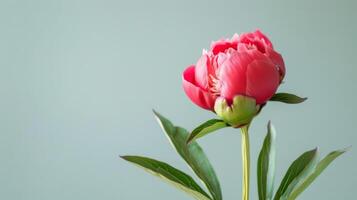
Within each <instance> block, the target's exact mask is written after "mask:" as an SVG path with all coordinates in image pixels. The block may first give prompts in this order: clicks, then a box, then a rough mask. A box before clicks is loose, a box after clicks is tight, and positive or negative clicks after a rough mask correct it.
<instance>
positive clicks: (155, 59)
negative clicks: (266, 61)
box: [0, 0, 357, 200]
mask: <svg viewBox="0 0 357 200" xmlns="http://www.w3.org/2000/svg"><path fill="white" fill-rule="evenodd" d="M356 9H357V3H356V1H353V0H351V1H347V0H345V1H337V0H336V1H324V0H320V1H311V0H300V1H287V0H280V1H270V2H268V1H251V0H246V1H238V0H235V1H207V0H202V1H192V0H180V1H168V0H161V1H159V0H156V1H145V0H142V1H129V0H127V1H123V0H101V1H99V0H97V1H84V0H83V1H79V0H68V1H49V0H42V1H40V0H38V1H30V0H28V1H26V0H1V2H0V26H1V31H0V54H1V56H0V92H1V100H0V112H1V114H0V122H1V123H0V159H1V163H0V199H3V200H67V199H68V200H99V199H104V200H118V199H120V200H136V199H170V200H183V199H190V197H189V196H186V194H184V193H181V192H180V191H177V190H176V189H174V188H172V187H171V186H169V185H166V184H165V183H162V182H160V181H159V180H158V179H156V178H154V177H151V176H150V175H148V174H146V173H145V172H143V171H142V170H140V169H138V168H135V167H134V166H132V165H129V164H128V163H126V162H124V161H122V160H119V158H118V155H119V154H141V155H147V156H150V157H154V158H157V159H160V160H163V161H166V162H168V163H170V164H172V165H174V166H177V167H179V168H180V169H184V170H185V171H187V172H189V173H190V171H189V170H188V169H187V167H186V165H185V164H184V163H183V162H182V161H181V160H180V159H179V157H178V156H177V155H176V153H175V152H174V151H173V150H172V149H171V147H170V145H169V143H168V142H167V140H166V138H165V137H164V135H163V133H162V132H161V130H160V128H159V126H158V125H157V124H156V121H155V120H154V118H153V115H152V113H151V108H155V109H157V110H158V111H160V112H161V113H162V114H164V115H166V116H167V117H169V118H170V119H172V120H173V121H174V122H176V123H177V124H179V125H182V126H184V127H187V128H189V129H192V128H193V127H194V126H195V125H197V124H198V123H200V122H202V121H204V120H207V119H209V118H213V117H214V116H213V115H212V114H211V113H208V112H206V111H203V110H201V109H199V108H197V107H195V106H194V105H193V104H192V103H191V102H190V101H189V100H188V99H187V98H186V96H185V95H184V93H183V91H182V89H181V72H182V71H183V70H184V68H185V67H186V66H187V65H189V64H191V63H195V62H196V60H197V58H198V57H199V55H200V54H201V50H202V49H203V48H208V47H209V44H210V42H211V41H212V40H215V39H219V38H221V37H228V36H231V35H232V34H233V33H235V32H238V33H240V32H245V31H252V30H255V29H256V28H261V29H262V31H263V32H265V33H266V34H267V35H268V36H269V37H270V38H271V40H272V41H273V43H274V45H275V48H276V49H277V50H278V51H280V52H281V53H282V54H283V56H284V59H285V62H286V67H287V76H286V80H285V84H284V85H282V86H281V87H280V89H279V91H288V92H293V93H296V94H299V95H302V96H308V97H309V100H308V101H307V102H306V103H304V104H301V105H285V104H280V103H269V104H268V105H267V106H266V108H265V109H264V111H263V112H262V114H261V115H260V116H259V117H258V118H257V119H256V120H255V121H254V124H253V126H252V129H251V143H252V145H251V146H252V162H253V163H252V164H253V168H252V191H251V194H252V200H256V199H257V195H256V193H257V192H256V181H255V178H256V176H255V164H256V159H257V154H258V150H259V148H260V145H261V143H262V140H263V136H264V135H265V132H266V130H265V129H266V128H265V126H266V123H267V122H268V120H272V122H273V123H274V124H275V126H276V128H277V131H278V139H277V149H278V155H277V164H278V168H277V172H278V177H277V180H278V181H280V180H281V177H282V174H283V173H285V170H286V169H287V167H288V165H289V164H290V163H291V161H292V160H293V159H294V158H296V157H297V156H298V155H299V154H300V153H302V152H303V151H305V150H307V149H311V148H313V147H315V146H316V145H318V146H319V147H320V149H321V152H323V153H327V152H328V151H330V150H333V149H336V148H341V147H345V146H349V145H352V146H353V145H356V139H357V132H356V128H355V127H356V115H355V113H356V111H357V109H356V108H357V106H356V102H357V95H356V92H357V86H356V73H357V69H356V66H357V60H356V55H355V54H356V52H357V48H356V46H357V39H356V36H357V25H356V23H357V22H356V21H357V14H356ZM200 144H202V146H203V147H204V148H205V149H206V153H207V154H208V156H209V158H210V159H211V161H212V163H213V165H214V166H215V168H216V171H217V174H218V176H219V177H220V180H221V185H222V189H223V193H224V198H225V200H233V199H240V196H241V161H240V157H241V154H240V135H239V132H238V130H233V129H226V130H223V131H220V133H219V134H214V135H210V136H208V137H206V138H204V139H202V140H200ZM355 148H356V147H352V150H351V151H350V152H349V153H347V154H346V155H344V156H343V157H341V158H340V159H338V160H337V162H335V163H334V164H333V165H332V166H331V167H330V168H329V169H328V170H326V172H325V173H324V174H323V175H322V176H321V177H319V178H318V179H317V181H316V182H315V183H314V184H313V185H312V187H311V188H309V189H308V190H307V191H306V192H305V193H304V194H303V195H302V196H301V198H300V199H304V200H316V199H324V200H325V199H326V200H327V199H331V200H336V199H339V200H340V199H342V200H351V199H355V197H356V195H355V193H356V182H357V176H356V175H357V173H356V167H357V166H356V163H357V157H356V154H357V153H356V151H355Z"/></svg>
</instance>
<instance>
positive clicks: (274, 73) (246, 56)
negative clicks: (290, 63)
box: [183, 30, 285, 111]
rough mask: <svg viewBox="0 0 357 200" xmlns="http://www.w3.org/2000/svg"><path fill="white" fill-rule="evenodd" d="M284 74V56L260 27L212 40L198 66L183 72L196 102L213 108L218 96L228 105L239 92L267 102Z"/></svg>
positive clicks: (189, 94) (184, 82) (187, 90)
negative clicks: (227, 37)
mask: <svg viewBox="0 0 357 200" xmlns="http://www.w3.org/2000/svg"><path fill="white" fill-rule="evenodd" d="M284 76H285V65H284V61H283V58H282V57H281V55H280V54H279V53H278V52H276V51H275V50H274V48H273V45H272V43H271V42H270V40H269V39H268V38H267V37H266V36H265V35H264V34H263V33H262V32H260V31H259V30H257V31H255V32H251V33H243V34H241V35H240V36H238V35H237V34H235V35H234V36H233V37H232V38H231V39H221V40H219V41H216V42H213V43H212V45H211V48H210V50H209V51H205V50H204V51H203V53H202V56H201V58H199V59H198V61H197V63H196V65H191V66H189V67H188V68H187V69H186V70H185V71H184V72H183V88H184V91H185V93H186V94H187V96H188V97H189V98H190V99H191V101H193V102H194V103H195V104H196V105H198V106H200V107H202V108H204V109H207V110H212V111H214V107H215V102H216V100H217V98H219V99H224V100H225V101H226V102H227V103H228V105H230V104H232V103H233V100H234V97H235V96H237V95H240V96H245V97H250V98H252V99H254V100H255V101H256V104H257V105H263V104H265V103H266V102H267V101H268V100H269V99H270V98H271V97H272V96H273V95H274V94H275V92H276V90H277V88H278V86H279V85H280V83H281V81H282V80H283V78H284Z"/></svg>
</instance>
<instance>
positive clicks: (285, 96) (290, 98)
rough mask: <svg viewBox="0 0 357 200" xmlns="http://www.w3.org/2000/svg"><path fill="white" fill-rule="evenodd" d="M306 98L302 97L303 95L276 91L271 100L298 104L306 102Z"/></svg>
mask: <svg viewBox="0 0 357 200" xmlns="http://www.w3.org/2000/svg"><path fill="white" fill-rule="evenodd" d="M306 99H307V98H306V97H305V98H302V97H299V96H296V95H295V94H289V93H276V94H274V96H273V97H272V98H271V99H270V100H269V101H280V102H283V103H288V104H298V103H302V102H304V101H305V100H306Z"/></svg>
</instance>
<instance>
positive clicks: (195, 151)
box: [154, 111, 222, 200]
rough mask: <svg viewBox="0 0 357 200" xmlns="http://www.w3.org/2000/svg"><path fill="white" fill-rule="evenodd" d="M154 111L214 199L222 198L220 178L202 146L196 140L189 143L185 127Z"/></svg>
mask: <svg viewBox="0 0 357 200" xmlns="http://www.w3.org/2000/svg"><path fill="white" fill-rule="evenodd" d="M154 113H155V116H156V118H157V120H158V122H159V124H160V125H161V127H162V129H163V130H164V132H165V133H166V135H167V136H168V139H169V141H170V142H171V144H172V145H173V146H174V148H175V149H176V151H177V152H178V153H179V154H180V156H181V157H182V158H183V159H184V160H185V161H186V163H187V164H188V165H189V166H190V167H191V168H192V170H193V171H194V172H195V174H196V175H197V176H198V177H199V178H200V179H201V180H202V182H203V183H204V184H205V185H206V187H207V188H208V190H209V191H210V193H211V195H212V197H213V199H214V200H222V192H221V187H220V184H219V181H218V178H217V176H216V173H215V171H214V169H213V167H212V165H211V163H210V162H209V160H208V158H207V156H206V155H205V153H204V152H203V150H202V148H201V147H200V146H199V145H198V144H197V143H196V142H191V143H190V144H187V143H186V141H187V138H188V135H189V133H188V132H187V131H186V130H185V129H183V128H181V127H177V126H174V125H173V124H172V123H171V122H170V121H169V120H168V119H166V118H165V117H163V116H162V115H160V114H159V113H157V112H155V111H154Z"/></svg>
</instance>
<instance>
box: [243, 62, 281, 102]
mask: <svg viewBox="0 0 357 200" xmlns="http://www.w3.org/2000/svg"><path fill="white" fill-rule="evenodd" d="M279 83H280V77H279V72H278V70H277V68H276V67H275V65H274V63H273V62H271V61H270V60H269V59H265V60H255V61H253V62H252V63H250V64H249V66H248V67H247V85H246V87H247V88H246V94H247V95H248V96H250V97H253V98H255V99H256V101H257V104H264V103H265V102H266V101H268V100H269V99H270V98H271V97H272V96H273V95H274V94H275V92H276V90H277V88H278V86H279Z"/></svg>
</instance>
